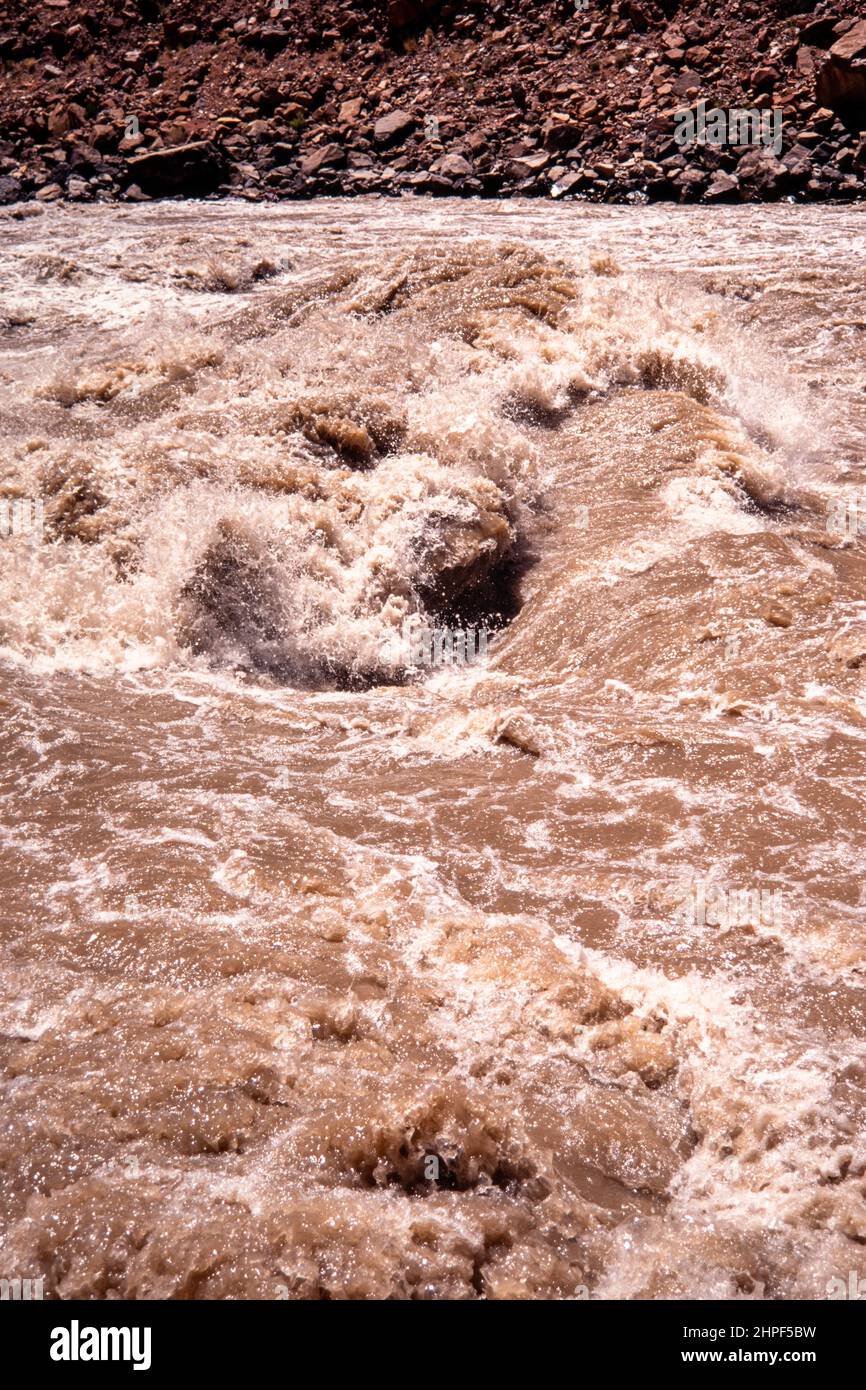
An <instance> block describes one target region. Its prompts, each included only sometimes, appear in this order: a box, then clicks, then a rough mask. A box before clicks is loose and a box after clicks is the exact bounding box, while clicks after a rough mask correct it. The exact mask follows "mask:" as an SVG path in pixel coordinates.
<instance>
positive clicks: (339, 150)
mask: <svg viewBox="0 0 866 1390" xmlns="http://www.w3.org/2000/svg"><path fill="white" fill-rule="evenodd" d="M345 162H346V151H345V150H344V149H343V147H342V145H323V146H322V148H321V149H319V150H314V151H313V152H312V154H308V155H307V156H306V157H305V158H304V159H302V160H301V173H302V174H307V175H309V174H317V173H318V172H319V170H320V169H326V168H330V169H336V168H338V167H339V166H340V165H341V164H345Z"/></svg>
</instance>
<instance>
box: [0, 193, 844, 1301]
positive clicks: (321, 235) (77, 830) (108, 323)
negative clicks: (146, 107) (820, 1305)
mask: <svg viewBox="0 0 866 1390" xmlns="http://www.w3.org/2000/svg"><path fill="white" fill-rule="evenodd" d="M25 211H26V210H25ZM0 229H2V237H0V432H2V435H3V449H2V455H0V500H2V501H3V502H4V503H5V506H6V511H5V515H6V517H7V522H8V524H6V525H5V528H4V530H5V531H6V532H11V534H4V536H3V538H2V539H0V740H2V784H0V788H2V790H0V903H2V913H0V919H2V920H0V942H2V976H0V978H2V985H0V991H2V992H0V1059H2V1078H3V1080H2V1122H0V1211H2V1228H3V1235H2V1243H0V1274H3V1276H4V1277H13V1276H20V1277H30V1278H36V1277H43V1278H44V1280H45V1292H46V1296H52V1297H61V1298H76V1297H88V1298H106V1297H107V1298H161V1297H174V1298H254V1297H265V1298H292V1299H295V1298H375V1299H381V1298H397V1299H403V1298H421V1299H434V1298H459V1299H474V1298H479V1297H481V1298H494V1299H503V1298H575V1297H585V1296H587V1294H588V1295H589V1296H591V1297H599V1298H654V1297H655V1298H672V1297H673V1298H677V1297H695V1298H715V1297H719V1298H795V1297H806V1298H824V1297H826V1296H827V1293H828V1290H829V1289H831V1288H834V1287H836V1286H835V1285H832V1284H831V1281H832V1280H834V1279H841V1280H845V1281H847V1280H848V1279H849V1276H850V1274H851V1273H852V1272H853V1273H855V1274H856V1275H857V1277H858V1278H860V1277H864V1276H866V1200H864V1194H866V1137H864V1119H866V1037H864V986H866V933H864V920H866V889H864V846H866V830H864V823H866V817H864V810H863V797H864V790H866V688H864V670H866V539H864V537H863V536H861V535H859V534H858V531H859V530H860V529H861V528H860V526H859V522H858V518H859V519H860V520H862V522H863V525H862V530H863V531H864V532H866V505H864V504H863V503H862V502H861V501H860V500H859V498H860V488H861V485H862V484H863V481H864V477H866V269H864V266H866V254H864V253H866V232H864V229H863V223H862V214H861V213H859V212H858V211H857V210H856V209H855V210H840V209H832V208H826V209H813V208H808V209H805V208H793V207H784V206H783V207H778V208H773V209H772V210H768V209H766V208H736V209H724V210H718V211H706V210H699V211H685V210H675V209H674V210H671V209H663V210H662V209H658V210H657V209H603V210H602V209H591V210H590V209H579V208H575V207H568V208H565V207H562V208H551V207H550V206H548V205H544V206H534V205H532V206H530V205H527V204H521V203H519V202H513V203H510V204H502V205H499V204H482V205H471V206H470V205H467V204H460V205H459V206H455V205H452V204H448V203H435V204H425V203H424V202H421V201H412V202H411V203H408V204H402V203H394V202H387V203H378V202H375V201H370V202H367V201H364V200H362V201H358V202H353V203H344V202H343V203H337V202H317V203H315V204H311V205H305V206H290V207H282V208H273V207H270V208H253V207H248V206H244V205H239V204H226V205H208V206H203V205H189V204H186V205H182V204H179V205H164V206H150V207H146V208H123V209H118V208H77V209H73V208H68V207H55V208H51V209H47V210H45V211H44V212H43V213H42V214H41V215H33V216H29V215H21V213H20V212H18V211H16V210H12V211H7V212H4V213H3V214H0ZM28 499H29V500H30V501H31V502H32V503H34V504H35V503H36V501H37V500H38V501H39V502H40V503H41V509H42V512H41V522H42V524H41V529H40V528H39V527H38V526H36V524H35V515H36V514H35V512H34V514H33V524H32V525H31V526H30V527H29V529H28V527H27V525H26V524H25V521H26V515H27V509H26V507H25V505H24V504H25V503H26V502H27V500H28ZM16 503H17V504H18V512H17V516H18V521H19V524H18V525H17V526H16V525H13V524H12V520H11V518H13V517H14V516H15V515H16V513H15V510H14V508H15V504H16ZM840 508H841V510H840ZM834 509H835V510H834ZM839 516H844V517H845V518H846V519H847V520H846V525H845V526H843V527H841V528H840V526H838V525H835V526H834V525H832V524H830V519H831V518H833V517H836V518H837V519H838V517H839ZM413 621H414V622H415V623H422V624H426V626H427V627H428V628H430V629H431V630H436V631H442V630H445V629H447V630H448V631H449V632H454V631H463V632H465V631H467V630H471V631H474V632H476V633H477V632H478V631H479V630H480V631H482V632H484V633H486V634H487V636H488V642H487V655H486V658H485V659H484V660H481V661H477V662H475V663H470V664H466V665H464V666H434V667H427V666H424V665H422V666H420V667H418V666H411V665H409V664H408V663H407V659H406V658H405V644H403V643H401V634H402V633H403V631H404V625H405V624H406V623H411V622H413Z"/></svg>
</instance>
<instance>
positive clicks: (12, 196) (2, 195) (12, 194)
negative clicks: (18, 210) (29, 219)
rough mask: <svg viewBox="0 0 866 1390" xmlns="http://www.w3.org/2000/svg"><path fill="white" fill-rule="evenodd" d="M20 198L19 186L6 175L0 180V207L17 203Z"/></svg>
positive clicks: (15, 180) (16, 181)
mask: <svg viewBox="0 0 866 1390" xmlns="http://www.w3.org/2000/svg"><path fill="white" fill-rule="evenodd" d="M20 197H21V184H20V183H19V182H18V180H17V179H13V178H11V177H10V176H8V175H4V177H3V178H0V207H2V206H4V205H5V204H6V203H17V202H18V200H19V198H20Z"/></svg>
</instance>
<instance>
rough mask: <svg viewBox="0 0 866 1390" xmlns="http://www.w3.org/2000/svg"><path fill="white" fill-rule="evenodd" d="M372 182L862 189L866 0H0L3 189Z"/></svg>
mask: <svg viewBox="0 0 866 1390" xmlns="http://www.w3.org/2000/svg"><path fill="white" fill-rule="evenodd" d="M801 7H802V8H801ZM700 101H704V102H706V103H707V106H708V107H709V108H711V109H712V108H714V107H719V108H722V109H724V110H730V109H733V108H754V109H757V110H765V111H770V110H773V111H774V112H780V113H781V116H780V119H781V120H782V123H783V124H782V131H783V134H782V139H781V142H780V144H778V145H777V147H775V148H772V147H770V145H769V144H768V143H763V142H762V141H761V140H757V141H755V143H752V144H747V145H742V144H740V145H735V144H728V143H725V144H718V145H714V144H712V143H706V144H702V143H699V142H695V143H691V144H685V145H683V144H680V143H678V142H677V140H676V139H675V138H674V136H675V131H676V123H675V115H676V113H677V111H679V110H682V109H683V108H686V107H689V108H693V107H696V106H697V104H698V103H699V102H700ZM360 193H379V194H394V195H399V194H402V193H422V194H427V195H430V194H442V195H452V196H453V195H463V196H486V197H507V196H510V195H521V196H542V197H551V198H554V199H562V198H569V197H579V198H584V199H588V200H592V201H605V202H639V201H643V200H644V199H649V200H658V199H667V200H673V201H679V202H695V201H706V202H717V201H752V200H762V199H766V200H771V199H772V200H775V199H779V198H784V197H793V198H796V199H798V200H800V199H802V200H813V201H814V200H826V199H858V198H862V197H864V196H866V19H864V18H862V9H861V5H860V3H859V0H844V3H832V2H827V3H825V2H824V0H822V2H821V3H818V4H814V5H812V6H810V7H807V6H806V0H795V3H794V4H790V3H785V0H769V2H768V3H748V2H746V0H743V3H732V4H730V5H728V6H726V7H725V8H724V10H720V9H719V7H718V6H717V5H716V4H715V3H705V2H704V0H697V2H696V3H687V2H684V3H679V4H677V3H672V2H671V0H664V2H661V0H660V2H659V3H655V0H616V3H614V4H612V5H604V6H602V5H601V4H595V3H593V0H577V3H575V0H492V3H439V0H390V2H389V0H370V2H369V3H366V4H361V3H348V0H344V2H343V3H341V2H340V0H321V3H316V4H313V3H312V0H273V2H272V3H271V4H270V5H262V4H251V5H250V6H249V7H248V8H246V9H245V10H244V11H243V12H242V13H241V12H239V9H238V7H237V6H236V5H235V4H234V3H230V0H212V3H209V4H203V3H200V0H168V3H160V0H142V3H140V4H137V5H135V6H132V5H127V6H125V7H124V6H117V5H116V4H114V3H108V0H85V2H84V3H80V4H76V3H74V0H44V3H42V4H40V5H38V6H33V7H29V8H27V9H25V10H24V11H23V12H21V11H20V5H19V0H14V3H10V0H0V203H6V204H11V203H15V202H18V201H19V200H26V199H32V198H35V199H37V200H39V201H40V202H51V201H54V200H57V199H62V198H68V199H70V200H72V201H75V202H87V201H105V200H112V199H121V200H132V201H139V200H146V199H149V198H155V197H167V196H168V197H171V196H209V195H217V196H223V197H225V196H234V197H241V198H246V199H249V200H253V201H258V200H277V199H285V198H308V197H313V196H315V195H317V194H326V195H330V196H333V195H340V194H344V195H357V194H360Z"/></svg>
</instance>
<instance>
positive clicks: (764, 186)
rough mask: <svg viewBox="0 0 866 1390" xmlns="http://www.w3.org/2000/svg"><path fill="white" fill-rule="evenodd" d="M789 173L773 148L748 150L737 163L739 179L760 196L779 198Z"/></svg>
mask: <svg viewBox="0 0 866 1390" xmlns="http://www.w3.org/2000/svg"><path fill="white" fill-rule="evenodd" d="M788 178H789V174H788V170H787V169H786V167H785V165H784V164H783V163H782V162H781V160H779V159H777V158H776V156H775V155H774V154H773V152H772V150H764V149H757V150H748V151H747V152H746V154H744V155H743V157H742V159H741V160H740V162H739V163H738V165H737V179H738V180H739V182H740V184H741V185H742V184H745V185H746V186H747V188H748V190H749V191H750V192H751V193H752V194H753V195H754V194H757V195H758V197H760V198H765V199H770V198H778V197H779V196H780V195H781V193H782V192H783V191H784V186H785V184H786V182H787V181H788Z"/></svg>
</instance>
